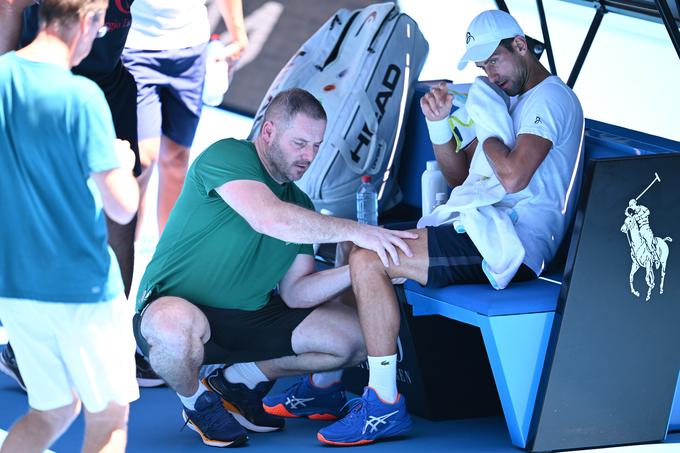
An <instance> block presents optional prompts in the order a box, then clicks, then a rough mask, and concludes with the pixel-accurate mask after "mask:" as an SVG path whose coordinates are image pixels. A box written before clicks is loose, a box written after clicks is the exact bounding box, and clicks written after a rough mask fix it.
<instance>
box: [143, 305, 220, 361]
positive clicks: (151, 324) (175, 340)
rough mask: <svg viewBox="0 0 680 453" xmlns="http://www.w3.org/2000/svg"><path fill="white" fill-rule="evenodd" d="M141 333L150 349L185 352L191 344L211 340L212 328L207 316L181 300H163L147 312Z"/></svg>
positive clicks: (150, 307)
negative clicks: (164, 348)
mask: <svg viewBox="0 0 680 453" xmlns="http://www.w3.org/2000/svg"><path fill="white" fill-rule="evenodd" d="M141 332H142V335H143V336H144V338H146V340H147V342H148V343H149V345H150V346H151V347H154V346H161V345H163V346H166V347H168V348H170V349H174V350H183V349H184V348H186V347H187V346H188V345H189V344H191V343H192V342H195V341H196V340H200V341H201V342H202V343H205V342H207V341H208V339H209V337H210V328H209V325H208V320H207V319H206V317H205V315H204V314H203V313H202V312H201V311H200V310H199V309H198V308H197V307H196V306H194V305H193V304H191V303H190V302H188V301H186V300H184V299H181V298H179V297H161V298H159V299H158V300H156V301H154V302H153V303H152V305H151V306H149V307H148V309H147V310H146V311H145V312H144V315H143V316H142V322H141Z"/></svg>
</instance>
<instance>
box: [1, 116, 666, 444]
mask: <svg viewBox="0 0 680 453" xmlns="http://www.w3.org/2000/svg"><path fill="white" fill-rule="evenodd" d="M250 122H251V120H250V119H249V118H246V117H242V116H239V115H234V114H231V113H228V112H225V111H223V110H218V109H212V108H206V110H205V111H204V114H203V116H202V118H201V123H200V124H199V130H198V134H197V137H196V140H195V142H194V147H193V149H192V158H195V157H196V155H197V154H199V153H200V152H201V151H202V150H203V149H205V147H206V146H208V145H209V144H210V143H212V142H214V141H215V140H218V139H220V138H223V137H232V136H233V137H237V138H245V137H246V136H247V134H248V131H249V130H250ZM156 191H157V180H156V176H154V178H153V179H152V181H151V183H150V186H149V194H148V200H147V212H146V213H145V216H146V220H145V223H144V227H143V229H142V232H141V234H140V238H139V241H138V243H137V255H136V264H135V266H136V269H135V282H138V281H139V279H140V278H141V274H142V273H143V270H144V267H145V265H146V263H148V261H149V259H150V258H151V254H152V253H153V250H154V247H155V244H156V241H157V237H158V235H157V232H156V227H155V218H156V216H155V204H156V203H155V197H156ZM135 293H136V289H135V288H133V294H135ZM6 341H7V338H6V334H5V332H4V329H2V327H1V326H0V345H2V344H4V343H5V342H6ZM0 347H1V346H0ZM290 382H291V380H290V379H283V380H281V381H280V382H278V383H277V385H276V386H275V387H274V389H273V391H274V392H277V391H280V390H283V389H284V388H285V387H287V385H289V384H290ZM27 408H28V406H27V399H26V395H25V394H24V393H23V392H22V391H21V389H20V388H19V387H18V386H17V385H16V384H15V382H14V381H12V380H11V379H10V378H8V377H7V376H5V375H4V374H1V373H0V444H1V443H2V439H4V436H5V434H6V431H7V430H8V429H9V428H10V426H11V425H12V423H13V422H14V421H15V420H16V419H17V418H19V417H20V416H21V415H22V414H24V413H25V412H26V410H27ZM327 423H328V422H323V421H311V420H300V419H294V420H289V421H288V422H287V424H286V428H285V429H284V430H283V431H281V432H277V433H266V434H258V433H251V434H250V440H249V442H248V443H247V444H246V445H245V446H242V447H237V448H244V449H246V451H250V452H263V451H278V452H285V451H295V452H304V451H323V450H324V449H325V450H326V451H328V450H330V449H333V448H334V447H328V446H325V445H322V444H321V443H319V442H318V441H317V440H316V432H317V431H318V430H319V429H320V428H322V427H323V426H325V425H326V424H327ZM82 438H83V420H82V417H80V418H78V420H77V421H76V422H75V423H74V425H73V426H72V427H71V428H70V429H69V430H68V431H67V432H66V433H65V434H64V435H63V436H62V438H61V439H59V440H58V441H57V442H56V443H55V445H53V446H52V448H51V450H52V451H55V452H60V453H61V452H75V451H79V448H80V444H81V441H82ZM351 448H353V449H355V448H362V449H364V450H365V451H367V452H368V451H370V452H385V451H390V452H391V451H395V449H400V450H401V451H404V452H412V451H417V450H420V451H421V452H452V453H472V452H475V453H476V452H479V453H491V452H493V453H505V452H507V453H513V452H518V451H521V450H519V449H518V448H516V447H513V446H512V444H511V442H510V436H509V434H508V430H507V427H506V425H505V421H504V420H503V418H501V417H491V418H477V419H465V420H455V421H440V422H433V421H428V420H425V419H422V418H419V417H414V427H413V430H412V431H411V433H410V434H409V435H408V436H407V437H404V438H401V439H398V440H393V441H388V442H382V443H377V444H374V445H370V446H363V447H351ZM211 450H215V448H214V447H208V446H205V445H203V444H202V443H201V440H200V438H199V436H198V434H196V433H195V432H193V431H191V430H190V429H189V428H186V427H185V428H183V420H182V416H181V405H180V403H179V400H178V399H177V397H176V396H175V394H174V392H173V391H172V390H170V389H169V388H167V387H162V388H152V389H142V391H141V398H140V399H139V400H138V401H135V402H134V403H132V405H131V410H130V422H129V441H128V450H127V451H129V452H145V453H146V452H164V453H165V452H184V451H211ZM587 451H598V452H613V453H629V452H630V453H648V452H649V453H673V452H675V453H680V432H677V433H673V434H670V435H669V436H668V437H667V439H666V442H665V443H663V444H653V445H638V446H630V447H618V448H610V449H598V450H587Z"/></svg>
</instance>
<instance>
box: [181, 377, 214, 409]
mask: <svg viewBox="0 0 680 453" xmlns="http://www.w3.org/2000/svg"><path fill="white" fill-rule="evenodd" d="M207 391H208V389H207V388H205V386H204V385H203V383H202V382H201V381H198V390H196V393H194V394H193V395H191V396H184V395H180V394H179V393H178V394H177V396H178V397H179V400H180V401H181V402H182V404H183V405H184V407H186V408H187V409H189V410H192V411H193V410H196V406H195V404H196V400H197V399H198V397H199V396H201V395H202V394H203V392H207Z"/></svg>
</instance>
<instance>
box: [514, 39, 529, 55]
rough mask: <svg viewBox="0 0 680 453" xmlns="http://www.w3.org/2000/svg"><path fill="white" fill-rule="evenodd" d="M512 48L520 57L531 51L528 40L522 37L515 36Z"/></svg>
mask: <svg viewBox="0 0 680 453" xmlns="http://www.w3.org/2000/svg"><path fill="white" fill-rule="evenodd" d="M512 47H514V49H515V51H516V52H517V53H519V54H520V55H524V54H525V53H526V51H527V50H528V49H529V45H528V44H527V40H526V39H525V38H523V37H521V36H515V39H513V40H512Z"/></svg>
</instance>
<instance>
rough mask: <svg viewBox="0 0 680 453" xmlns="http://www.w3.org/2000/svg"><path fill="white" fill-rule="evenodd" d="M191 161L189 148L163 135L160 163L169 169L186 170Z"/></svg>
mask: <svg viewBox="0 0 680 453" xmlns="http://www.w3.org/2000/svg"><path fill="white" fill-rule="evenodd" d="M188 163H189V148H188V147H186V146H184V145H180V144H179V143H176V142H174V141H172V140H171V139H169V138H167V137H163V140H162V145H161V152H160V154H159V157H158V165H159V166H160V167H162V168H164V169H168V170H173V169H175V170H186V167H187V166H188Z"/></svg>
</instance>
